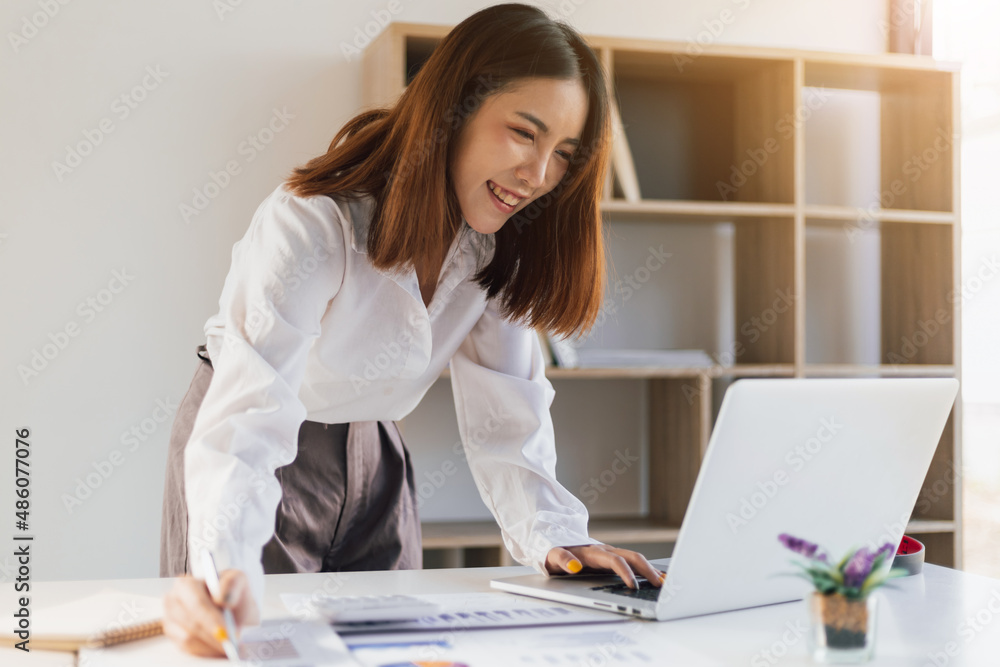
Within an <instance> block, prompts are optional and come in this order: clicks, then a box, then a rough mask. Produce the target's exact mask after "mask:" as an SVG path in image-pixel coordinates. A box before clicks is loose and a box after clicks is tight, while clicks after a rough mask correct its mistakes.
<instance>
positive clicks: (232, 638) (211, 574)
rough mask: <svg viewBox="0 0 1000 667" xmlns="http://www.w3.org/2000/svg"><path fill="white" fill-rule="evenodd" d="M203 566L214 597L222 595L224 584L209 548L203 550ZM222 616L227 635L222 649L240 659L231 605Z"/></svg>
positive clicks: (223, 611) (231, 657) (209, 588)
mask: <svg viewBox="0 0 1000 667" xmlns="http://www.w3.org/2000/svg"><path fill="white" fill-rule="evenodd" d="M201 567H202V570H204V571H205V583H206V584H207V585H208V591H209V593H211V594H212V597H213V598H221V597H222V584H221V583H220V582H219V571H218V570H217V569H215V558H213V557H212V552H211V551H209V550H208V549H202V550H201ZM222 617H223V619H224V620H225V622H226V635H227V636H226V637H225V638H224V639H222V640H221V641H222V649H223V650H224V651H225V652H226V657H228V658H229V659H230V660H232V661H233V662H239V661H240V652H239V649H237V648H236V621H235V619H233V612H231V611H230V610H229V607H224V608H223V609H222Z"/></svg>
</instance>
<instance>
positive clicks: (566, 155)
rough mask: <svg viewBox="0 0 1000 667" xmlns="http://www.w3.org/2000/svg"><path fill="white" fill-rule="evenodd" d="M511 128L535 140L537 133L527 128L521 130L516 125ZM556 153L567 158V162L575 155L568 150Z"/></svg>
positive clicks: (526, 137)
mask: <svg viewBox="0 0 1000 667" xmlns="http://www.w3.org/2000/svg"><path fill="white" fill-rule="evenodd" d="M511 129H512V130H514V131H515V132H517V133H518V134H520V135H521V136H522V137H524V138H525V139H531V140H532V141H534V139H535V135H533V134H532V133H531V132H528V131H526V130H519V129H517V128H514V127H512V128H511ZM556 154H557V155H559V156H560V157H562V159H564V160H566V161H567V162H569V160H570V158H572V157H573V154H572V153H567V152H566V151H556Z"/></svg>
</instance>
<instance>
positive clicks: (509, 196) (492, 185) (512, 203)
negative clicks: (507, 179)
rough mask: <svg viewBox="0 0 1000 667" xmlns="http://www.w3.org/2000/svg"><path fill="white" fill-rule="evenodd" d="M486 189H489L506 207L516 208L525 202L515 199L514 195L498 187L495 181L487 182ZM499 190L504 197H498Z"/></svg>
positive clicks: (519, 198) (518, 198)
mask: <svg viewBox="0 0 1000 667" xmlns="http://www.w3.org/2000/svg"><path fill="white" fill-rule="evenodd" d="M486 187H487V188H488V189H489V191H490V193H491V194H492V195H493V197H494V198H495V199H496V200H497V201H499V202H501V203H503V204H505V205H506V206H510V207H515V206H517V205H518V204H520V203H521V202H522V201H524V200H523V199H522V198H521V197H515V196H514V195H512V194H510V193H508V192H507V191H506V190H504V189H503V188H501V187H500V186H499V185H497V184H496V183H494V182H493V181H486ZM498 189H499V190H501V192H502V196H498V195H497V192H496V191H497V190H498ZM507 199H511V200H512V201H506V200H507Z"/></svg>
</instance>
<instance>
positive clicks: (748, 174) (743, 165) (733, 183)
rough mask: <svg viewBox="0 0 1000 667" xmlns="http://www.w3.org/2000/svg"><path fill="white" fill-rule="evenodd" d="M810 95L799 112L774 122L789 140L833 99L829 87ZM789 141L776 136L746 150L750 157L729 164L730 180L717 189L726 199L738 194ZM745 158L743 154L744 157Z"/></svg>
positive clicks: (719, 182)
mask: <svg viewBox="0 0 1000 667" xmlns="http://www.w3.org/2000/svg"><path fill="white" fill-rule="evenodd" d="M805 92H806V94H805V96H804V99H803V101H802V104H800V105H799V106H798V107H796V108H795V111H793V112H790V113H786V114H785V115H784V116H782V117H781V118H779V119H778V120H777V121H776V122H775V123H774V131H775V132H777V133H778V134H780V135H781V137H782V139H784V140H785V141H786V142H787V141H788V140H790V139H791V138H792V137H793V136H794V135H795V130H796V129H798V128H799V127H801V126H802V125H803V124H804V123H805V122H806V121H808V120H809V118H810V117H812V115H813V113H814V112H815V111H818V110H819V109H820V108H822V107H823V105H824V104H826V103H827V101H828V100H829V99H830V93H829V91H827V89H826V88H824V87H823V86H820V87H819V88H808V89H806V91H805ZM785 145H786V144H784V143H779V142H778V140H777V139H776V138H775V137H774V136H770V137H768V138H767V139H765V140H764V141H763V142H762V143H761V145H760V146H758V147H757V148H753V149H751V148H748V149H746V156H747V157H746V159H744V160H742V161H741V162H740V163H739V164H732V165H730V167H729V179H728V180H726V181H716V182H715V189H716V190H718V192H719V196H720V197H721V198H722V200H723V201H729V198H730V197H731V196H733V195H735V194H736V193H737V192H738V191H739V189H740V188H741V187H743V186H744V185H746V184H747V183H748V182H749V181H750V179H751V178H753V177H754V176H755V175H756V174H757V172H758V171H760V170H761V169H763V168H764V165H765V164H767V162H768V161H769V160H770V159H771V156H772V155H774V154H775V153H777V152H779V151H780V150H781V148H782V147H783V146H785ZM741 157H742V156H741Z"/></svg>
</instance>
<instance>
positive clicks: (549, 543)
mask: <svg viewBox="0 0 1000 667" xmlns="http://www.w3.org/2000/svg"><path fill="white" fill-rule="evenodd" d="M451 383H452V393H453V394H454V399H455V409H456V413H457V417H458V429H459V434H460V436H461V439H462V444H463V447H464V449H465V455H466V459H467V460H468V462H469V468H470V469H471V471H472V474H473V477H474V479H475V481H476V486H477V487H478V488H479V494H480V496H481V497H482V499H483V502H485V503H486V506H487V507H488V508H489V509H490V511H491V512H492V513H493V516H494V517H495V518H496V520H497V523H498V524H499V525H500V531H501V534H502V536H503V541H504V544H505V545H506V547H507V550H508V551H510V553H511V555H512V556H513V557H514V559H515V560H517V561H518V562H520V563H522V564H524V565H531V566H532V567H534V568H535V569H536V570H538V571H539V572H540V573H542V574H545V575H546V576H547V575H548V572H547V570H546V568H545V558H546V555H547V554H548V552H549V550H550V549H552V548H553V547H558V546H575V545H582V544H600V542H598V541H597V540H594V539H592V538H590V537H589V536H588V535H587V519H588V515H587V508H586V507H585V506H584V504H583V503H582V502H580V500H579V499H577V498H576V497H575V496H573V495H572V494H571V493H570V492H569V491H567V490H566V489H565V488H564V487H563V486H562V485H561V484H560V483H559V482H558V481H556V477H555V465H556V449H555V437H554V432H553V428H552V417H551V415H550V413H549V407H550V406H551V405H552V399H553V398H554V397H555V390H554V389H553V387H552V384H551V382H549V380H548V378H546V377H545V362H544V358H543V356H542V349H541V345H540V344H539V341H538V335H537V334H536V332H535V331H534V330H533V329H531V328H526V327H520V326H517V325H515V324H512V323H509V322H507V321H506V320H504V319H502V318H501V317H500V315H499V313H498V312H497V310H496V308H495V305H494V300H493V299H490V300H489V301H488V302H487V306H486V310H485V312H484V313H483V315H482V316H481V317H480V319H479V321H478V322H477V324H476V326H475V327H473V329H472V331H471V332H470V333H469V335H468V337H467V338H466V339H465V341H464V342H463V343H462V345H461V346H459V348H458V350H457V351H456V353H455V355H454V356H453V357H452V359H451Z"/></svg>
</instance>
